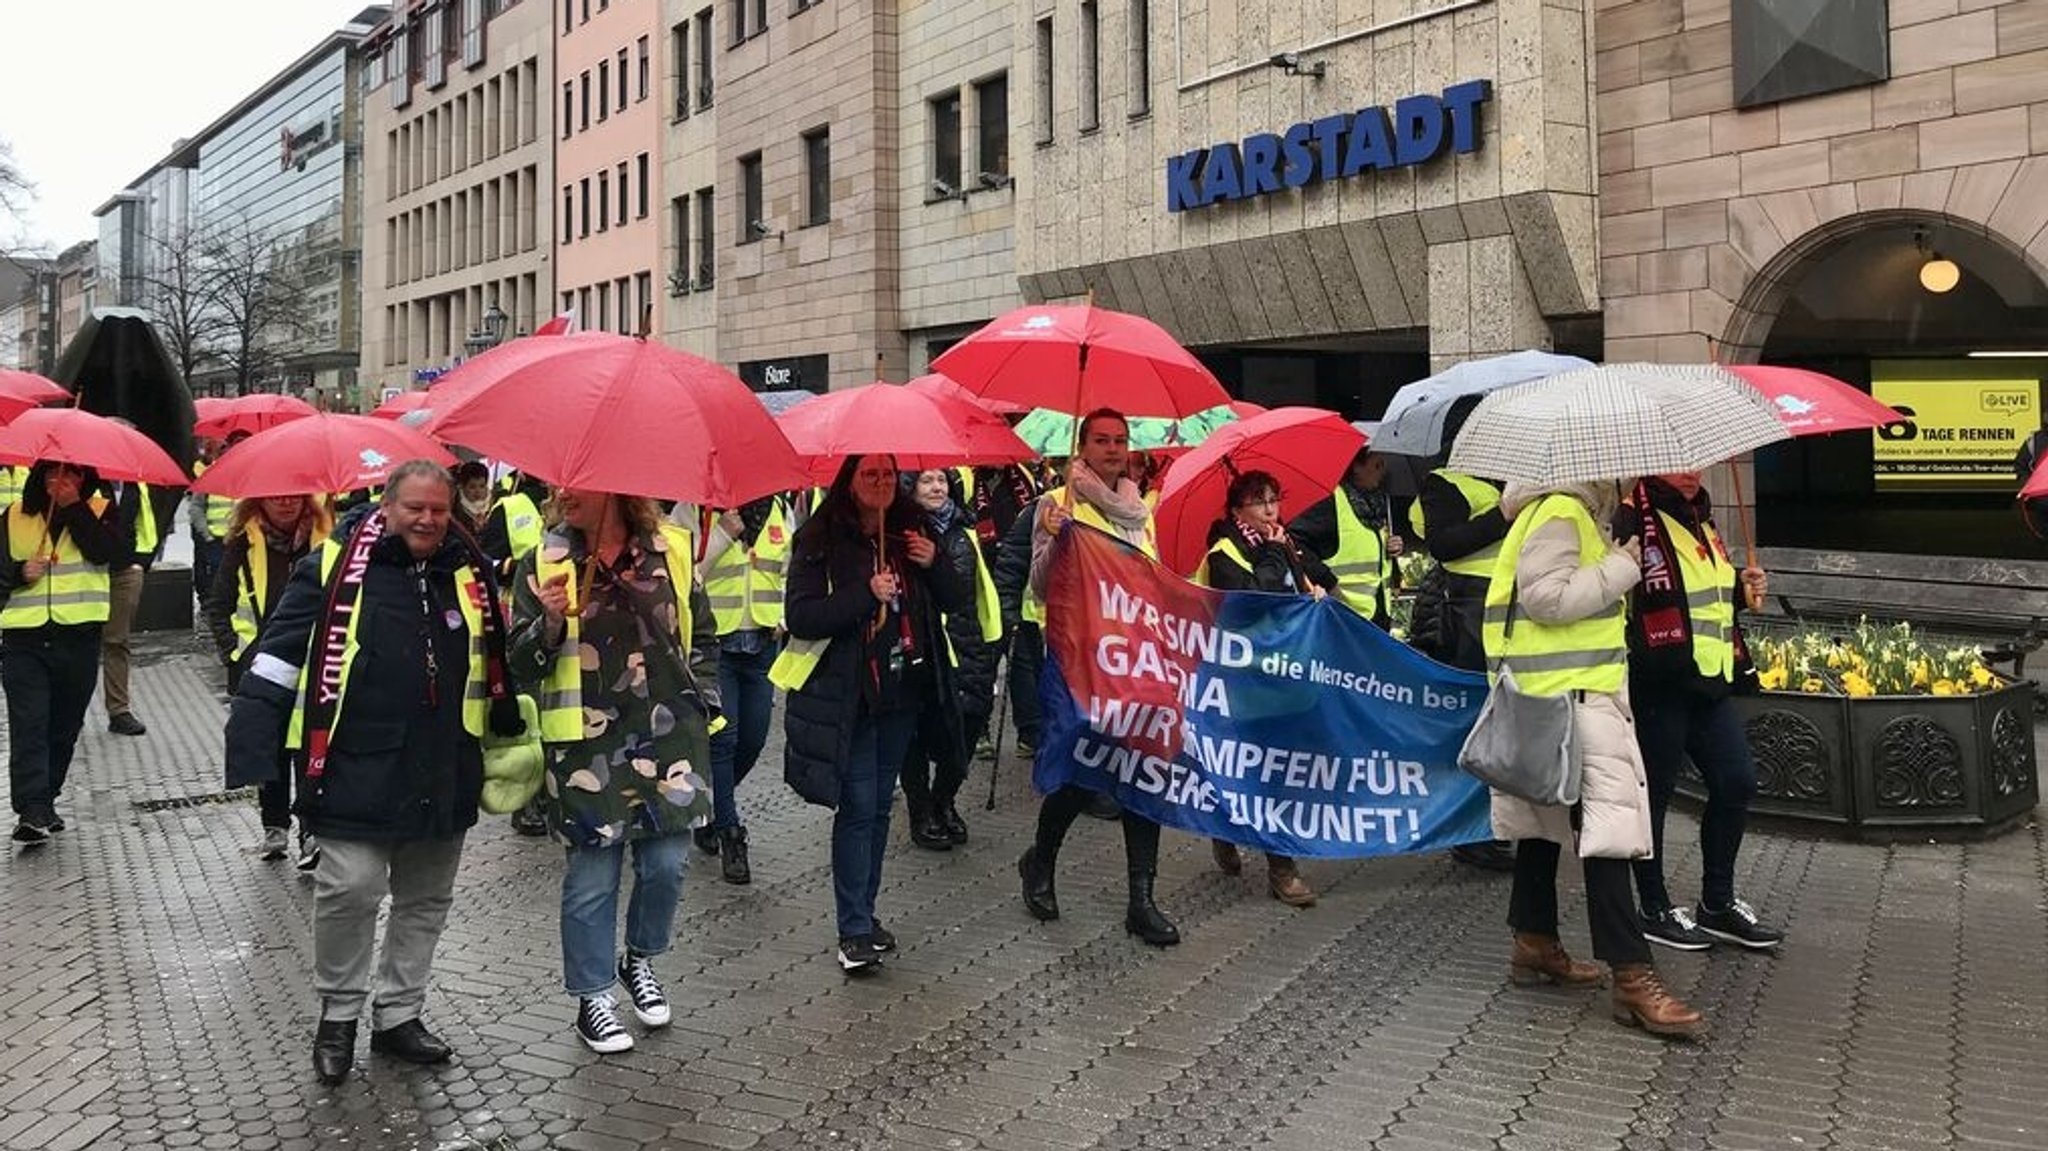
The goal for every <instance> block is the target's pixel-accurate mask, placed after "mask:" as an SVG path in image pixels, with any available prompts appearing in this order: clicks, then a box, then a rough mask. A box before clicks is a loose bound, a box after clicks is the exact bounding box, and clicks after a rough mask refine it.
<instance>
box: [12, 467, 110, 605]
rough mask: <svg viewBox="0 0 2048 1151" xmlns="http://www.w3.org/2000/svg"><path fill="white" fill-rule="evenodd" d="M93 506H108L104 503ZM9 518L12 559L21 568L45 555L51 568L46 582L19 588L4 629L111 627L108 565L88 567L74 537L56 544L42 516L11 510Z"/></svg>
mask: <svg viewBox="0 0 2048 1151" xmlns="http://www.w3.org/2000/svg"><path fill="white" fill-rule="evenodd" d="M90 503H91V504H96V505H97V506H98V507H99V508H104V507H105V506H106V501H105V500H104V499H95V500H93V501H90ZM95 510H96V511H97V509H95ZM4 514H5V515H6V517H7V554H8V556H9V557H11V558H12V559H13V560H14V562H16V563H21V562H23V561H26V560H30V559H34V558H35V557H36V555H37V553H39V552H41V553H44V554H47V555H48V556H49V557H50V567H49V570H47V571H45V572H44V573H43V578H42V579H40V580H37V581H36V582H35V583H33V584H30V585H28V586H26V587H18V588H15V589H14V593H13V594H12V595H10V596H9V597H8V598H7V601H6V607H4V608H0V630H6V631H16V630H21V629H26V628H35V627H41V626H43V625H44V624H48V623H54V624H61V625H70V624H87V623H105V622H107V617H108V615H109V614H110V612H111V610H112V605H113V590H114V582H113V580H112V579H111V578H109V576H108V575H107V567H106V565H105V564H96V563H90V562H87V560H86V558H85V556H84V554H83V553H81V552H80V551H79V550H78V545H77V544H76V543H75V542H73V541H72V539H71V533H69V532H66V533H64V535H63V536H62V538H60V539H57V540H51V539H50V525H49V521H48V520H46V519H44V518H43V517H42V516H32V515H29V514H28V513H27V512H25V511H23V510H22V509H20V508H18V507H10V508H8V509H7V511H6V512H5V513H4ZM53 545H54V546H53Z"/></svg>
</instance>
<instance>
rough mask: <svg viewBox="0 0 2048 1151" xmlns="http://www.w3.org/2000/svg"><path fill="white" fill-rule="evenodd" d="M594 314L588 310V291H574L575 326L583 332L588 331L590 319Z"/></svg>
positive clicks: (580, 289)
mask: <svg viewBox="0 0 2048 1151" xmlns="http://www.w3.org/2000/svg"><path fill="white" fill-rule="evenodd" d="M595 314H596V313H594V312H592V311H591V310H590V289H589V288H578V289H576V326H577V327H578V328H580V329H582V330H584V331H589V330H590V317H591V316H593V315H595Z"/></svg>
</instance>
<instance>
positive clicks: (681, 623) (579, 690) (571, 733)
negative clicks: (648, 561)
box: [534, 524, 693, 743]
mask: <svg viewBox="0 0 2048 1151" xmlns="http://www.w3.org/2000/svg"><path fill="white" fill-rule="evenodd" d="M656 539H657V541H658V543H659V544H660V546H662V547H663V548H664V551H663V553H662V560H663V562H664V563H665V564H666V565H667V567H668V579H669V585H670V587H671V589H672V590H673V591H674V592H675V597H676V627H677V634H678V637H679V639H680V641H681V650H682V652H683V655H684V656H685V657H686V658H687V657H688V655H689V652H690V634H691V631H692V622H693V621H692V620H691V618H690V586H691V571H692V566H691V562H690V557H691V551H690V531H689V529H688V528H682V527H677V526H676V525H674V524H662V525H661V531H660V533H659V534H658V536H657V537H656ZM534 566H535V575H536V577H537V578H538V579H539V580H540V582H541V583H542V584H546V583H547V582H548V581H549V580H551V579H553V578H555V577H556V576H558V575H566V576H568V577H569V580H570V584H571V586H572V587H573V586H574V584H575V580H576V569H575V566H574V565H573V564H571V563H570V562H569V561H568V560H567V559H566V558H564V559H559V560H548V559H542V560H540V561H538V562H537V563H536V564H535V565H534ZM574 608H575V605H573V604H572V605H571V610H570V611H569V612H568V614H567V624H568V626H567V629H566V630H565V631H564V632H563V634H562V643H561V646H560V647H557V648H556V649H555V662H554V665H553V666H552V667H550V668H549V669H548V674H547V678H546V679H545V680H543V681H541V687H540V698H539V699H538V700H537V701H536V702H538V703H539V704H540V737H541V739H542V740H544V741H545V742H548V743H577V742H579V741H581V740H583V739H586V738H588V737H589V736H590V735H591V734H592V733H591V731H590V729H589V728H588V727H586V726H585V722H584V712H583V644H582V641H581V640H580V638H579V634H580V631H581V629H580V628H579V626H578V621H579V619H580V617H581V613H580V612H578V611H576V610H574Z"/></svg>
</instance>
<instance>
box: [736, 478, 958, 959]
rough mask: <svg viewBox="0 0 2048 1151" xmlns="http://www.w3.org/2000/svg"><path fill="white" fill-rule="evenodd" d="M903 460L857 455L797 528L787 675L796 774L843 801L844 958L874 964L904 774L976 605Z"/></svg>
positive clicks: (783, 667) (945, 689)
mask: <svg viewBox="0 0 2048 1151" xmlns="http://www.w3.org/2000/svg"><path fill="white" fill-rule="evenodd" d="M924 523H925V517H924V514H923V512H922V511H921V510H920V509H919V508H918V506H917V503H916V502H915V501H914V500H912V499H911V498H910V497H909V496H908V495H906V494H905V493H904V492H903V490H902V489H901V488H900V487H899V486H898V484H897V478H896V460H895V457H893V456H889V455H869V456H853V457H850V458H849V459H848V460H847V461H846V463H845V464H844V465H842V466H841V467H840V469H839V475H838V477H837V478H836V479H834V480H833V481H832V487H831V490H830V491H828V492H827V493H826V494H825V499H824V502H823V503H821V504H820V505H819V507H818V510H817V511H816V513H814V514H813V515H812V516H811V518H810V519H809V520H808V521H806V522H805V524H804V526H803V527H802V528H801V529H799V530H798V531H797V533H796V539H795V542H794V548H793V551H792V554H791V556H790V565H789V581H788V585H787V586H788V590H787V593H786V599H785V623H786V626H787V627H788V628H789V634H790V637H791V639H792V640H793V641H795V642H793V643H792V644H791V645H790V648H789V650H788V651H786V652H785V653H784V654H783V657H782V659H780V660H779V661H777V668H776V674H775V679H776V682H777V683H778V684H780V685H781V686H783V687H785V688H787V689H788V690H789V704H788V708H787V711H786V713H785V716H784V725H785V726H784V731H785V737H786V738H785V741H784V745H783V776H784V778H785V779H787V780H788V781H789V784H790V786H791V787H793V788H795V789H796V791H797V793H798V794H799V795H802V796H803V797H804V798H805V799H807V800H809V801H810V802H812V803H817V804H823V805H825V806H829V807H832V808H834V809H835V811H834V814H833V817H832V894H833V901H834V903H835V905H836V907H837V913H838V931H839V950H838V958H839V966H840V967H841V968H842V969H844V970H846V971H849V972H853V971H862V970H866V969H868V968H871V967H873V966H875V965H876V964H877V963H879V962H881V959H882V956H883V955H884V954H886V953H887V952H889V951H891V950H893V949H894V948H895V945H896V940H895V937H894V936H892V935H891V934H890V933H889V932H888V931H887V930H886V929H884V928H883V927H882V925H881V923H880V922H879V921H877V920H876V918H875V896H876V894H877V893H878V892H879V891H880V890H881V886H882V856H883V851H884V849H885V848H886V847H887V846H888V841H889V805H890V803H891V802H892V801H893V799H894V798H895V794H896V774H897V771H898V770H899V768H900V767H901V766H902V763H903V756H904V752H905V750H906V749H907V748H908V747H909V746H910V741H911V739H912V738H913V737H914V736H915V734H916V731H917V715H918V713H919V712H920V711H921V710H922V709H923V708H924V707H925V705H926V702H927V701H929V700H931V699H934V698H936V699H941V700H945V699H950V698H951V697H952V692H953V684H952V669H951V668H950V667H949V666H948V663H947V659H946V648H945V643H946V640H945V624H944V622H943V619H942V616H943V614H944V613H947V612H956V613H957V612H970V611H972V610H973V606H974V587H973V583H972V581H971V579H963V578H961V574H960V572H959V570H958V569H957V568H956V567H954V566H953V565H951V564H947V563H941V562H939V548H938V545H937V544H936V543H934V542H933V541H932V539H931V537H930V536H929V535H928V534H926V532H927V529H926V528H925V527H924V526H923V525H924Z"/></svg>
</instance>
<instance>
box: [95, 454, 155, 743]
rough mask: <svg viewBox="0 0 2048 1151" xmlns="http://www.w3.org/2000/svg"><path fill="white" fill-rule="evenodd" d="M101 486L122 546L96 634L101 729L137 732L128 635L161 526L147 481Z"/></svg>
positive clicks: (110, 573)
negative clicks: (115, 513) (113, 509)
mask: <svg viewBox="0 0 2048 1151" xmlns="http://www.w3.org/2000/svg"><path fill="white" fill-rule="evenodd" d="M116 422H118V423H121V424H127V423H128V422H127V421H126V420H119V421H116ZM128 426H130V427H132V426H133V425H128ZM104 490H105V493H106V497H107V498H108V499H109V500H112V501H113V502H114V504H115V505H116V506H118V507H119V508H120V514H121V548H122V554H121V555H120V556H117V557H116V558H115V560H114V562H113V563H111V564H108V565H107V573H108V576H109V578H110V579H111V580H112V581H113V588H114V590H113V598H112V600H111V604H110V608H109V614H108V616H107V626H106V628H105V630H103V631H101V632H100V682H101V685H102V686H103V687H104V689H105V691H106V698H105V703H106V705H107V730H108V731H111V732H113V733H114V734H115V735H143V734H146V733H147V732H148V731H149V728H148V727H146V726H144V724H143V722H142V721H141V720H140V719H137V718H136V717H135V710H134V706H133V704H132V703H131V701H130V698H129V695H128V665H129V654H130V652H129V646H128V635H129V633H130V631H132V630H133V629H134V627H135V613H136V611H137V610H138V609H140V608H141V606H142V585H143V584H144V582H146V581H147V580H148V578H149V565H150V564H151V563H152V562H153V561H154V560H155V559H156V553H157V551H158V550H159V548H160V547H161V543H160V541H161V539H162V527H163V524H162V521H161V519H160V518H159V517H158V515H157V510H156V500H155V493H154V492H153V491H152V490H151V489H150V486H149V485H148V484H138V483H118V482H112V481H110V482H108V483H107V484H106V485H105V486H104Z"/></svg>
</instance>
